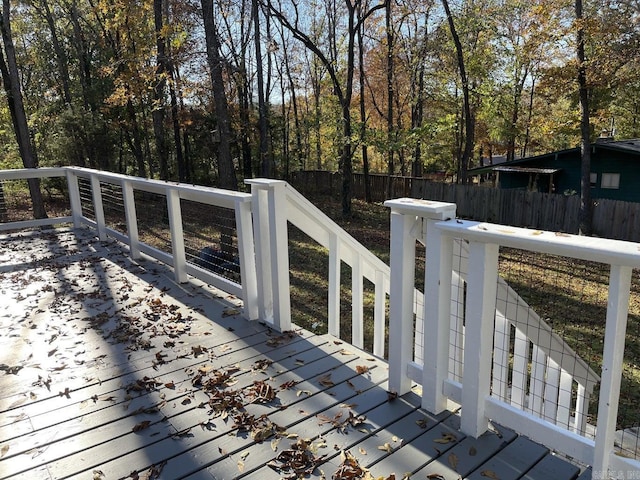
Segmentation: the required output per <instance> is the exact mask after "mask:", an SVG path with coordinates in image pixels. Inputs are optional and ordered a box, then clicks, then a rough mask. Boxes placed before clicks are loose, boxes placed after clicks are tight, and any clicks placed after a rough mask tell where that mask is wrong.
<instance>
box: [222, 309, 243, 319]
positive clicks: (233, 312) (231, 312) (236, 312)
mask: <svg viewBox="0 0 640 480" xmlns="http://www.w3.org/2000/svg"><path fill="white" fill-rule="evenodd" d="M240 313H242V312H241V311H240V309H238V308H227V309H226V310H224V311H223V312H222V316H223V317H231V316H233V315H240Z"/></svg>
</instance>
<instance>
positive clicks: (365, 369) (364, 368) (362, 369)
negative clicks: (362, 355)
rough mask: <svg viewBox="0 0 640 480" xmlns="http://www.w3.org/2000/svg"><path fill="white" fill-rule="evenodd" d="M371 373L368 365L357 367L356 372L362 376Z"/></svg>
mask: <svg viewBox="0 0 640 480" xmlns="http://www.w3.org/2000/svg"><path fill="white" fill-rule="evenodd" d="M368 371H369V367H367V366H366V365H356V372H358V374H360V375H362V374H363V373H367V372H368Z"/></svg>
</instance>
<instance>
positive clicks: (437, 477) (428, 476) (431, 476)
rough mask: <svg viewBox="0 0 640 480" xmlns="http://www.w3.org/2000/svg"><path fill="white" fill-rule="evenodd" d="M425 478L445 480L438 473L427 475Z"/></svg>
mask: <svg viewBox="0 0 640 480" xmlns="http://www.w3.org/2000/svg"><path fill="white" fill-rule="evenodd" d="M427 478H429V479H430V480H446V479H445V478H444V477H443V476H442V475H440V474H439V473H430V474H429V475H427Z"/></svg>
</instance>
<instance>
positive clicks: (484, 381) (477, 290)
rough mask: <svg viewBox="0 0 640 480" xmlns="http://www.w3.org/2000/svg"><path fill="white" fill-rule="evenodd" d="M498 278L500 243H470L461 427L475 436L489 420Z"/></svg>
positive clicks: (485, 428)
mask: <svg viewBox="0 0 640 480" xmlns="http://www.w3.org/2000/svg"><path fill="white" fill-rule="evenodd" d="M497 277H498V245H497V244H493V243H491V244H489V243H480V242H475V241H472V242H470V244H469V272H468V274H467V306H466V310H465V318H466V323H465V352H464V373H463V375H462V378H463V383H462V384H463V385H464V387H463V388H462V418H461V420H460V430H461V431H462V432H463V433H465V434H467V435H471V436H472V437H475V438H477V437H479V436H480V435H481V434H482V433H484V432H485V431H486V430H487V428H488V422H489V419H488V418H487V417H486V415H485V399H486V397H487V396H488V395H489V393H490V387H491V362H492V358H491V357H492V351H493V327H494V324H493V322H494V317H495V311H496V292H497V281H496V278H497Z"/></svg>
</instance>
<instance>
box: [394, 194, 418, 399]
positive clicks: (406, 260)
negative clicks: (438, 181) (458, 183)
mask: <svg viewBox="0 0 640 480" xmlns="http://www.w3.org/2000/svg"><path fill="white" fill-rule="evenodd" d="M418 221H419V220H418V219H417V218H416V216H415V215H408V214H405V213H400V212H398V211H396V210H395V209H394V207H393V206H392V207H391V262H390V264H391V286H390V289H389V290H390V291H389V390H390V391H392V392H396V393H397V394H398V395H402V394H404V393H406V392H408V391H409V390H410V389H411V379H410V378H409V376H408V374H407V366H408V365H409V362H410V361H412V360H413V355H412V353H413V291H414V288H415V258H416V237H415V236H414V235H412V231H415V230H416V223H417V222H418ZM417 230H418V231H420V229H417Z"/></svg>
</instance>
